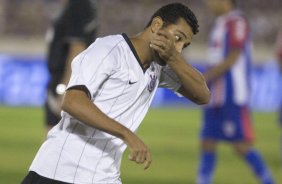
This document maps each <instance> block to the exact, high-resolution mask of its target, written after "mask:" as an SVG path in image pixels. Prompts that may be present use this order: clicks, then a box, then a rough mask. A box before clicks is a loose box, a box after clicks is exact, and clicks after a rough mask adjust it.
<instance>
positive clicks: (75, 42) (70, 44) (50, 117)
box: [45, 0, 97, 131]
mask: <svg viewBox="0 0 282 184" xmlns="http://www.w3.org/2000/svg"><path fill="white" fill-rule="evenodd" d="M63 3H64V5H65V6H64V8H63V10H62V12H61V13H60V14H59V16H58V17H57V18H56V19H55V21H54V22H53V25H52V27H51V28H50V29H49V30H48V32H47V36H46V37H47V41H48V42H49V50H48V68H49V72H50V81H49V84H48V97H47V101H46V104H45V118H46V119H45V123H46V127H47V131H49V129H50V128H52V127H53V126H54V125H56V124H57V123H58V122H59V120H60V118H61V117H60V110H61V101H62V95H63V94H64V91H65V88H66V84H67V83H68V81H69V78H70V73H71V67H70V64H71V61H72V59H73V58H74V57H75V56H76V55H77V54H78V53H80V52H81V51H83V50H84V49H85V48H86V47H87V46H88V45H90V44H91V43H92V42H93V41H94V40H95V37H96V31H97V20H96V6H95V3H96V2H95V1H94V0H79V1H78V0H64V1H63Z"/></svg>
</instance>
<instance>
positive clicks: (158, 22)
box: [151, 17, 164, 33]
mask: <svg viewBox="0 0 282 184" xmlns="http://www.w3.org/2000/svg"><path fill="white" fill-rule="evenodd" d="M163 25H164V21H163V19H162V18H161V17H155V18H153V20H152V23H151V31H152V33H155V32H157V31H158V30H159V29H161V28H162V27H163Z"/></svg>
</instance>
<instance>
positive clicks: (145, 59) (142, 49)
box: [130, 30, 153, 68]
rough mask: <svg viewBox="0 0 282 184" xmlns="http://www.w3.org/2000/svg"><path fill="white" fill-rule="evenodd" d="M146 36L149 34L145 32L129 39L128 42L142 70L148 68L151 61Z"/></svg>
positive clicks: (151, 57)
mask: <svg viewBox="0 0 282 184" xmlns="http://www.w3.org/2000/svg"><path fill="white" fill-rule="evenodd" d="M148 34H149V33H148V32H146V30H145V31H144V32H141V33H139V34H138V35H136V36H133V37H131V38H130V41H131V42H132V44H133V46H134V48H135V50H136V52H137V54H138V56H139V58H140V60H141V64H142V66H143V68H148V67H149V66H150V64H151V62H152V61H153V53H152V50H151V49H150V47H149V44H150V41H149V39H148V38H149V35H148Z"/></svg>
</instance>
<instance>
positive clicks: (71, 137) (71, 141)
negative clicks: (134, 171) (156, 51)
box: [30, 34, 180, 184]
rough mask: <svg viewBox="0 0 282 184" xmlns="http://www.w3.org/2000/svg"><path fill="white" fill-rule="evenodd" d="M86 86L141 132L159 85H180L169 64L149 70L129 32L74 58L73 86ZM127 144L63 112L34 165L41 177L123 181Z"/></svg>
mask: <svg viewBox="0 0 282 184" xmlns="http://www.w3.org/2000/svg"><path fill="white" fill-rule="evenodd" d="M79 85H83V86H85V87H86V88H87V89H88V90H89V93H90V95H91V101H92V102H93V103H94V104H95V105H96V106H97V107H98V108H99V109H100V110H101V111H103V112H104V113H105V114H106V115H108V116H109V117H110V118H112V119H114V120H116V121H118V122H119V123H121V124H122V125H124V126H126V127H127V128H129V129H130V130H131V131H133V132H136V130H137V128H138V127H139V125H140V123H141V121H142V120H143V118H144V116H145V114H146V113H147V111H148V108H149V106H150V104H151V102H152V99H153V97H154V94H155V92H156V90H157V87H158V86H159V87H166V88H169V89H171V90H173V91H176V90H178V88H179V87H180V83H179V80H178V78H177V76H176V75H175V73H173V72H172V70H171V69H170V68H168V67H161V66H160V65H158V64H157V63H155V62H153V63H151V65H150V67H149V68H148V69H147V70H145V69H144V68H142V65H141V63H140V60H139V58H138V56H137V54H136V51H135V49H134V47H133V45H132V44H131V42H130V40H129V39H128V37H127V36H126V35H125V34H122V35H114V36H107V37H104V38H98V39H97V40H96V41H95V42H94V43H93V44H92V45H91V46H90V47H89V48H88V49H86V50H85V51H84V52H82V53H81V54H79V55H78V56H77V57H76V58H75V59H74V61H73V62H72V75H71V79H70V82H69V84H68V88H70V87H73V86H79ZM125 148H126V145H125V144H124V143H123V141H122V140H120V139H119V138H117V137H115V136H112V135H110V134H107V133H105V132H103V131H100V130H98V129H95V128H93V127H90V126H88V125H86V124H84V123H83V122H80V121H78V120H76V119H75V118H73V117H72V116H70V115H69V114H68V113H66V112H62V119H61V121H60V123H59V124H58V125H57V126H55V127H54V128H53V129H52V130H51V131H50V132H49V134H48V138H47V140H46V141H45V142H44V143H43V145H42V146H41V148H40V150H39V151H38V153H37V155H36V157H35V159H34V161H33V163H32V165H31V167H30V170H31V171H35V172H36V173H38V174H39V175H41V176H44V177H47V178H51V179H54V180H59V181H63V182H68V183H79V184H105V183H107V184H120V183H121V181H120V177H119V176H120V163H121V158H122V154H123V152H124V150H125Z"/></svg>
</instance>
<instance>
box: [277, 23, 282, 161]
mask: <svg viewBox="0 0 282 184" xmlns="http://www.w3.org/2000/svg"><path fill="white" fill-rule="evenodd" d="M276 58H277V62H278V66H279V69H280V72H281V73H282V28H280V31H279V32H278V36H277V39H276ZM278 114H279V124H280V127H281V129H282V102H281V105H280V108H279V112H278ZM281 158H282V136H281Z"/></svg>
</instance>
